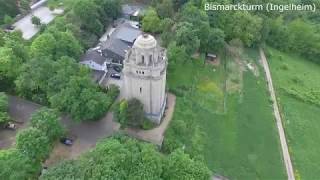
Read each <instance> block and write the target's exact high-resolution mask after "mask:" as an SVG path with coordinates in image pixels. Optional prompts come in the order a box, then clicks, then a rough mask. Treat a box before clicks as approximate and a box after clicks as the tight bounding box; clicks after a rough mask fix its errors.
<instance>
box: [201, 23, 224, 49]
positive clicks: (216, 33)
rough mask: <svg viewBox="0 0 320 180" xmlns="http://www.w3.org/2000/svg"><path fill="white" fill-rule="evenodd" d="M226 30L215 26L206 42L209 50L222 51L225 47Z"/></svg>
mask: <svg viewBox="0 0 320 180" xmlns="http://www.w3.org/2000/svg"><path fill="white" fill-rule="evenodd" d="M224 38H225V35H224V32H223V31H222V30H221V29H218V28H213V29H211V30H210V32H209V35H208V39H207V41H206V44H205V47H206V48H205V49H206V51H207V52H212V53H216V52H221V50H222V49H223V47H224V43H225V42H224Z"/></svg>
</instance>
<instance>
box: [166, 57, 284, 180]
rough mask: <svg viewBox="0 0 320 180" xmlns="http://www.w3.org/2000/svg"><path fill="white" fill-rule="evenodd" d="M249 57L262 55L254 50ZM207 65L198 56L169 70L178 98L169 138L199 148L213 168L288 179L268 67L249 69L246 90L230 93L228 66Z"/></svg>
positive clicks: (190, 148)
mask: <svg viewBox="0 0 320 180" xmlns="http://www.w3.org/2000/svg"><path fill="white" fill-rule="evenodd" d="M247 56H248V58H251V60H253V61H256V60H257V53H256V52H254V51H250V52H249V53H248V55H247ZM228 60H230V59H228ZM207 66H208V65H207ZM207 66H206V67H205V68H204V67H203V64H201V65H199V64H198V63H197V61H195V60H194V61H190V62H188V63H187V64H184V65H182V66H176V67H174V69H175V70H174V72H173V73H169V74H168V82H169V87H170V90H172V91H174V92H176V91H177V92H178V97H177V104H176V110H175V114H174V117H173V120H172V123H171V124H170V127H169V129H168V130H167V133H166V137H165V138H166V139H165V142H166V141H173V140H172V139H174V140H175V141H176V142H178V143H180V144H181V145H183V147H184V148H185V149H186V151H187V152H189V151H190V152H191V154H192V152H194V151H196V153H199V154H201V155H203V156H204V160H205V161H206V163H207V165H208V166H209V168H210V169H211V170H213V172H216V173H218V174H220V175H224V176H227V177H229V178H230V179H246V180H247V179H286V176H285V171H284V166H283V162H282V157H281V153H280V146H279V141H278V132H277V130H276V127H275V122H274V117H273V115H272V108H271V106H270V102H269V95H268V93H267V89H266V84H265V81H264V77H263V76H262V75H263V74H262V71H261V73H260V76H258V77H256V76H254V75H253V73H252V72H250V71H246V72H244V74H243V80H242V83H243V87H242V90H241V91H240V92H233V93H225V92H224V81H225V76H226V73H225V70H224V67H223V65H220V66H219V67H218V68H216V70H215V71H208V70H206V69H207V68H208V67H207ZM169 72H170V71H169ZM228 73H229V72H228ZM182 87H183V88H182ZM186 87H191V88H186ZM177 89H178V90H177ZM181 89H182V90H181ZM179 93H181V94H179ZM224 98H225V99H226V103H225V108H224V106H223V105H224V103H223V100H224ZM217 109H219V110H217ZM199 131H200V133H199ZM201 132H202V133H201ZM199 137H202V138H199ZM165 144H166V143H165Z"/></svg>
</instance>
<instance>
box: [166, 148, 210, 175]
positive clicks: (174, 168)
mask: <svg viewBox="0 0 320 180" xmlns="http://www.w3.org/2000/svg"><path fill="white" fill-rule="evenodd" d="M163 178H164V179H203V180H205V179H210V178H211V173H210V170H209V169H208V168H207V167H206V166H205V165H204V163H202V162H199V161H195V160H193V159H190V157H189V156H188V155H187V154H184V153H183V151H182V150H177V151H175V152H173V153H171V154H170V155H169V157H168V158H167V160H166V161H165V163H164V171H163Z"/></svg>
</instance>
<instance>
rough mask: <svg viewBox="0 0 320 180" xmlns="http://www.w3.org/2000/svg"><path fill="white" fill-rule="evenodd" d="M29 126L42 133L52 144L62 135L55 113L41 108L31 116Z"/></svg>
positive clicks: (57, 115) (57, 116)
mask: <svg viewBox="0 0 320 180" xmlns="http://www.w3.org/2000/svg"><path fill="white" fill-rule="evenodd" d="M30 121H31V126H32V127H34V128H36V129H39V130H40V131H41V132H43V134H44V135H46V136H47V137H48V139H49V140H50V141H51V142H53V141H55V140H56V139H58V138H59V137H60V136H61V135H62V134H63V131H64V129H63V127H62V125H61V124H60V117H59V114H58V113H57V112H55V111H54V110H51V109H48V108H42V109H40V110H39V111H37V112H35V113H34V114H33V115H32V116H31V120H30Z"/></svg>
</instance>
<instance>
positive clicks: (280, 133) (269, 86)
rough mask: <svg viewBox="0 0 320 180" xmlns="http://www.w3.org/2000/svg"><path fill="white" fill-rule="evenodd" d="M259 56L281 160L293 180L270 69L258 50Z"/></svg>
mask: <svg viewBox="0 0 320 180" xmlns="http://www.w3.org/2000/svg"><path fill="white" fill-rule="evenodd" d="M260 56H261V61H262V65H263V68H264V71H265V73H266V78H267V82H268V88H269V92H270V95H271V99H272V102H273V104H272V105H273V111H274V115H275V117H276V124H277V128H278V132H279V137H280V143H281V148H282V155H283V160H284V163H285V166H286V171H287V175H288V179H289V180H294V179H295V177H294V171H293V167H292V163H291V158H290V154H289V150H288V145H287V140H286V136H285V133H284V129H283V125H282V119H281V115H280V111H279V107H278V103H277V99H276V95H275V91H274V87H273V84H272V78H271V73H270V69H269V65H268V62H267V59H266V56H265V54H264V52H263V50H262V49H260Z"/></svg>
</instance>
